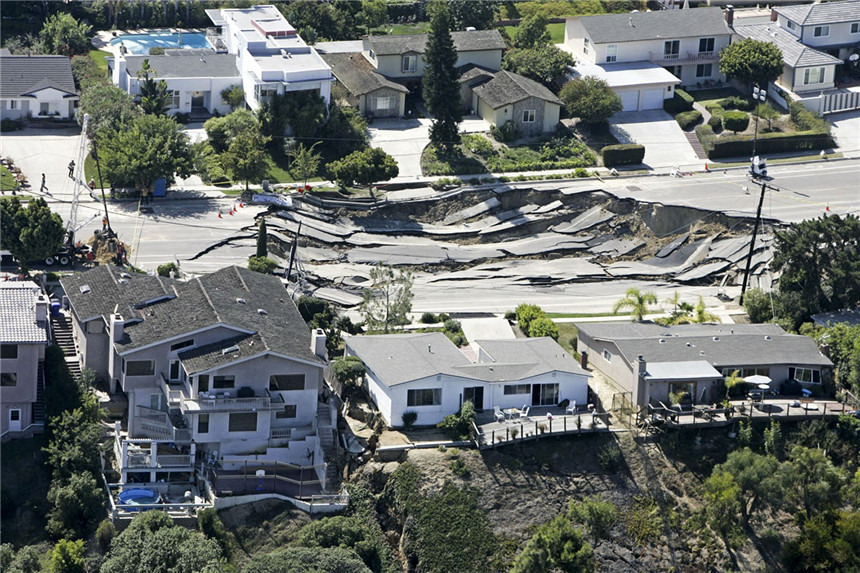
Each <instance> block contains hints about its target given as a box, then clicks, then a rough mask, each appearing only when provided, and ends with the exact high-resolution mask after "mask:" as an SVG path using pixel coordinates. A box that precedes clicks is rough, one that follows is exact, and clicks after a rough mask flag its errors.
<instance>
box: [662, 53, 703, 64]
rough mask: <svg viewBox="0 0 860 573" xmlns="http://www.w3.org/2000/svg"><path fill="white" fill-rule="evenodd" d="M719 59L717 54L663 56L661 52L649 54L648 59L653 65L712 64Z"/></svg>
mask: <svg viewBox="0 0 860 573" xmlns="http://www.w3.org/2000/svg"><path fill="white" fill-rule="evenodd" d="M719 58H720V54H719V52H679V53H677V54H664V53H663V52H650V53H649V54H648V59H649V60H650V61H651V63H654V64H680V63H684V62H714V61H717V60H718V59H719Z"/></svg>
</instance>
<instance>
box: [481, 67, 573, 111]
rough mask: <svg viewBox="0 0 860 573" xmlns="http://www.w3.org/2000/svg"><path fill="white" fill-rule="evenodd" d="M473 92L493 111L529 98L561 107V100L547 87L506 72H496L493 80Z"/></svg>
mask: <svg viewBox="0 0 860 573" xmlns="http://www.w3.org/2000/svg"><path fill="white" fill-rule="evenodd" d="M472 91H474V92H475V94H477V96H478V97H479V98H481V99H482V100H484V101H485V102H487V104H489V106H490V107H492V108H493V109H498V108H500V107H502V106H504V105H511V104H513V103H516V102H518V101H522V100H524V99H526V98H528V97H536V98H539V99H542V100H544V101H548V102H551V103H556V104H558V105H561V100H560V99H558V98H557V97H556V95H555V94H554V93H552V92H551V91H550V90H549V89H547V88H546V87H545V86H543V85H541V84H539V83H538V82H536V81H534V80H530V79H529V78H526V77H523V76H521V75H519V74H515V73H513V72H508V71H504V70H503V71H501V72H496V74H495V77H493V79H491V80H490V81H488V82H487V83H485V84H481V85H480V86H478V87H476V88H473V90H472Z"/></svg>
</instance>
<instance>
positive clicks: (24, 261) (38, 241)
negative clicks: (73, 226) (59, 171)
mask: <svg viewBox="0 0 860 573" xmlns="http://www.w3.org/2000/svg"><path fill="white" fill-rule="evenodd" d="M64 235H65V229H64V228H63V220H62V219H61V218H60V216H59V215H58V214H57V213H54V212H53V211H51V208H50V207H48V203H46V202H45V200H44V199H42V198H41V197H37V198H35V199H31V200H29V201H28V202H27V206H26V207H24V206H23V205H22V204H21V199H20V198H19V197H18V196H17V195H16V196H13V197H6V198H5V200H4V201H0V243H2V244H3V248H4V249H6V250H8V251H9V252H11V253H12V254H13V255H15V257H17V259H18V265H19V266H20V267H21V271H22V272H24V273H26V272H27V269H28V268H29V265H28V263H29V262H31V261H36V260H39V259H44V258H45V257H48V256H50V255H52V254H54V253H55V252H57V250H58V249H59V248H60V246H61V245H62V244H63V237H64Z"/></svg>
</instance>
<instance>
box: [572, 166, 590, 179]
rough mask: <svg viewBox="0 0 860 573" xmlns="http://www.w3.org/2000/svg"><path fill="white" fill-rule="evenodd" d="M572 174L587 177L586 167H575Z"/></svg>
mask: <svg viewBox="0 0 860 573" xmlns="http://www.w3.org/2000/svg"><path fill="white" fill-rule="evenodd" d="M573 176H574V177H588V169H585V168H584V167H577V168H576V169H574V170H573Z"/></svg>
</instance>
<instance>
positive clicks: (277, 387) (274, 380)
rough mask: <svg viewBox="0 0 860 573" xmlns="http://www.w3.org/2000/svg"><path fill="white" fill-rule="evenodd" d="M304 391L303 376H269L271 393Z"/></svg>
mask: <svg viewBox="0 0 860 573" xmlns="http://www.w3.org/2000/svg"><path fill="white" fill-rule="evenodd" d="M304 389H305V375H304V374H273V375H272V376H269V390H271V391H272V392H283V391H287V390H304Z"/></svg>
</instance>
